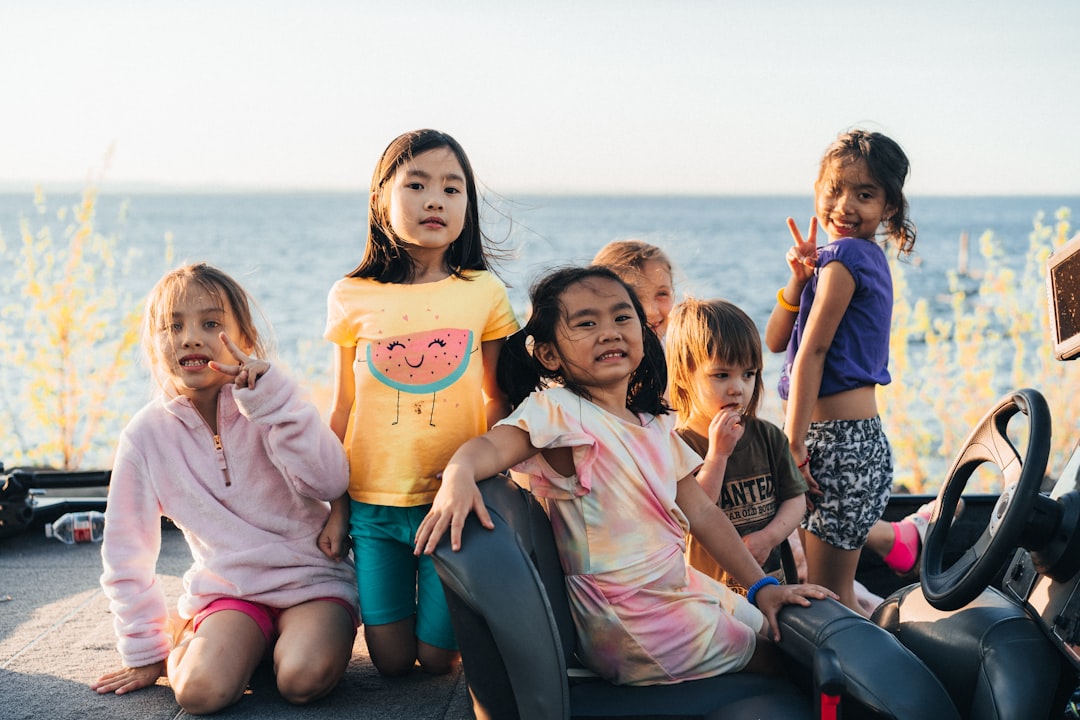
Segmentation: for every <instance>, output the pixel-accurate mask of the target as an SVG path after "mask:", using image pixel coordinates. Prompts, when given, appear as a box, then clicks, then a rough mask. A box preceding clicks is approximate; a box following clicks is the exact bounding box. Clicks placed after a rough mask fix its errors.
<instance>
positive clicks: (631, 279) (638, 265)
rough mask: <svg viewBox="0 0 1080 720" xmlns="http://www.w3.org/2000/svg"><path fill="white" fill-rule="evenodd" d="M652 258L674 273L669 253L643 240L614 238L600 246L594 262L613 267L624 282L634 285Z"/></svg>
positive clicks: (670, 272) (594, 263)
mask: <svg viewBox="0 0 1080 720" xmlns="http://www.w3.org/2000/svg"><path fill="white" fill-rule="evenodd" d="M650 260H656V261H657V262H659V263H662V264H663V265H664V267H666V268H667V271H668V273H669V274H673V270H672V266H671V259H670V258H668V256H667V253H665V252H664V251H663V250H661V249H660V248H658V247H656V246H655V245H650V244H649V243H647V242H644V241H642V240H613V241H612V242H609V243H608V244H607V245H605V246H604V247H602V248H600V252H598V253H596V257H594V258H593V260H592V264H593V265H604V266H606V267H609V268H611V269H612V270H613V271H614V272H615V274H616V275H618V276H619V278H620V279H622V281H623V282H624V283H626V284H627V285H630V286H633V285H636V284H637V282H638V280H640V277H641V270H642V268H643V267H645V263H647V262H649V261H650Z"/></svg>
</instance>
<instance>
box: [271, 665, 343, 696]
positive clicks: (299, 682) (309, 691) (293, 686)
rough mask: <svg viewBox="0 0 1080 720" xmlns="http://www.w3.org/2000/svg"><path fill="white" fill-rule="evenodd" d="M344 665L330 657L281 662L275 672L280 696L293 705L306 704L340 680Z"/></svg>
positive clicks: (326, 691) (330, 688) (331, 688)
mask: <svg viewBox="0 0 1080 720" xmlns="http://www.w3.org/2000/svg"><path fill="white" fill-rule="evenodd" d="M344 674H345V665H343V664H342V663H340V662H337V661H336V659H334V660H332V659H330V658H305V659H304V660H303V662H291V663H283V664H281V665H280V666H279V667H278V669H277V672H276V676H277V688H278V692H279V693H281V697H283V698H285V700H286V701H288V702H290V703H292V704H293V705H306V704H308V703H310V702H314V701H315V700H318V699H319V698H321V697H323V696H324V695H326V694H327V693H329V692H330V691H331V690H333V689H334V688H335V687H337V684H338V683H339V682H341V678H342V676H343V675H344Z"/></svg>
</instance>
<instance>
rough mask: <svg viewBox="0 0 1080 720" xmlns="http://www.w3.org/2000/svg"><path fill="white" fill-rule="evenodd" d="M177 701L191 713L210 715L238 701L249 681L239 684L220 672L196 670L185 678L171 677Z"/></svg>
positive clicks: (170, 680) (185, 710)
mask: <svg viewBox="0 0 1080 720" xmlns="http://www.w3.org/2000/svg"><path fill="white" fill-rule="evenodd" d="M169 682H170V684H171V685H172V688H173V693H174V694H175V695H176V703H177V704H178V705H179V706H180V707H181V708H183V709H184V712H186V713H188V714H190V715H208V714H210V713H215V712H218V711H219V710H222V709H224V708H226V707H228V706H229V705H232V704H233V703H235V702H237V701H238V700H239V699H240V698H241V697H242V696H243V694H244V688H245V687H246V686H247V683H246V682H244V683H242V684H238V683H236V682H234V681H233V680H232V679H230V678H224V677H222V676H221V675H220V674H215V673H200V672H199V671H198V670H194V671H193V672H191V673H188V674H187V675H186V676H185V677H183V678H175V679H174V678H172V677H170V678H169Z"/></svg>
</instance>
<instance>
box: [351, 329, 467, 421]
mask: <svg viewBox="0 0 1080 720" xmlns="http://www.w3.org/2000/svg"><path fill="white" fill-rule="evenodd" d="M472 343H473V332H472V330H460V329H456V328H442V329H440V330H426V331H423V332H418V333H410V334H408V335H397V336H395V337H392V338H385V339H383V340H377V341H375V342H371V343H369V344H368V346H367V363H368V369H369V370H370V371H371V374H372V375H374V376H375V378H376V379H378V380H379V382H381V383H383V384H384V385H387V386H389V387H392V388H394V389H395V390H397V391H398V393H402V392H406V393H412V394H414V395H424V394H427V393H431V394H432V396H433V397H432V404H431V412H432V417H431V418H430V419H429V421H428V422H429V424H431V425H434V422H433V420H434V413H435V402H434V394H435V393H437V392H438V391H439V390H445V389H446V388H448V387H450V386H451V385H453V384H454V383H455V382H457V380H458V379H459V378H460V377H461V376H462V375H464V374H465V370H466V369H467V368H468V366H469V362H468V360H469V355H470V354H471V353H472ZM398 401H399V408H398V410H399V412H398V414H399V416H400V396H399V398H398ZM397 422H398V419H397V418H395V419H394V423H393V424H395V425H396V424H397Z"/></svg>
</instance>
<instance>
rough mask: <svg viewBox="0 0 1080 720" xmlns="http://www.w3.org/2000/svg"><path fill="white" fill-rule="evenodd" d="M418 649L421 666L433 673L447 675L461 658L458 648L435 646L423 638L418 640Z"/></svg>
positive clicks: (425, 670)
mask: <svg viewBox="0 0 1080 720" xmlns="http://www.w3.org/2000/svg"><path fill="white" fill-rule="evenodd" d="M416 649H417V657H418V659H419V660H420V667H421V668H422V669H423V670H424V672H428V673H431V674H432V675H445V674H446V673H448V672H450V671H451V670H453V669H454V665H456V664H457V662H458V660H459V659H460V658H461V654H460V653H459V652H458V651H457V650H447V649H446V648H441V647H435V646H434V645H428V644H427V643H426V642H423V641H422V640H417V641H416Z"/></svg>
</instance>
